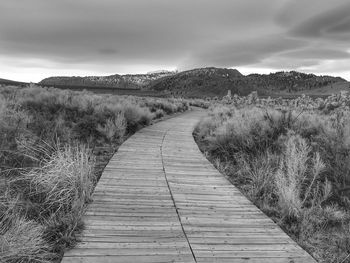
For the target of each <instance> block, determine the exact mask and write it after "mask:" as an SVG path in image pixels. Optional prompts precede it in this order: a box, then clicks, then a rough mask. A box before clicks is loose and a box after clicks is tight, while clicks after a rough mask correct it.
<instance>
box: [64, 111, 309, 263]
mask: <svg viewBox="0 0 350 263" xmlns="http://www.w3.org/2000/svg"><path fill="white" fill-rule="evenodd" d="M204 114H205V113H204V112H203V111H199V110H196V111H191V112H188V113H185V114H182V115H180V116H178V117H174V118H172V119H168V120H166V121H162V122H159V123H157V124H155V125H152V126H149V127H147V128H144V129H142V130H141V131H139V132H138V133H136V134H135V135H133V136H132V137H130V138H129V139H128V140H127V141H126V142H125V143H124V144H123V145H122V146H121V147H120V148H119V150H118V152H117V153H116V154H115V155H114V157H113V158H112V159H111V161H110V162H109V164H108V165H107V167H106V168H105V170H104V172H103V175H102V177H101V179H100V181H99V183H98V185H97V187H96V189H95V192H94V194H93V200H94V201H93V203H92V204H90V205H89V207H88V210H87V213H86V215H85V224H86V228H85V230H84V231H83V233H82V235H81V240H82V242H80V243H79V244H78V245H77V247H76V248H74V249H72V250H70V251H67V252H66V253H65V256H64V258H63V260H62V262H63V263H70V262H88V263H99V262H103V263H107V262H108V263H112V262H113V263H138V262H142V263H151V262H152V263H168V262H184V263H185V262H186V263H187V262H188V263H190V262H220V263H224V262H230V263H234V262H247V263H248V262H249V263H250V262H256V263H257V262H266V263H267V262H268V263H277V262H285V263H287V262H288V263H299V262H305V263H310V262H311V263H312V262H315V261H314V259H313V258H312V257H311V256H310V255H309V254H307V253H306V252H305V251H304V250H303V249H301V248H300V247H299V246H298V245H297V244H296V243H295V242H294V241H292V240H291V239H290V237H289V236H287V235H286V234H285V233H284V232H283V231H282V230H281V229H280V228H279V227H278V226H277V225H276V224H275V223H274V222H273V221H272V220H271V219H269V218H268V217H267V216H266V215H265V214H263V213H262V212H261V211H260V210H259V209H258V208H256V207H255V206H254V205H253V204H252V203H251V202H250V201H248V200H247V199H246V198H245V197H244V196H243V195H242V194H241V193H240V192H239V191H238V190H237V188H235V187H234V186H233V185H232V184H231V183H230V182H229V181H228V180H227V179H226V178H225V177H224V176H223V175H221V174H220V173H219V172H218V171H217V170H216V169H215V168H214V167H213V166H212V165H211V164H210V163H209V162H208V161H207V160H206V159H205V157H204V156H203V155H202V154H201V152H200V151H199V149H198V147H197V145H196V143H195V142H194V140H193V138H192V130H193V128H194V126H195V124H196V123H197V122H198V121H199V119H200V118H201V117H202V116H203V115H204Z"/></svg>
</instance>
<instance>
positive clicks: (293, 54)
mask: <svg viewBox="0 0 350 263" xmlns="http://www.w3.org/2000/svg"><path fill="white" fill-rule="evenodd" d="M280 56H281V57H288V58H294V59H296V58H297V59H333V60H335V59H345V58H350V53H348V52H346V51H343V50H336V49H328V48H304V49H300V50H295V51H288V52H285V53H282V54H281V55H280Z"/></svg>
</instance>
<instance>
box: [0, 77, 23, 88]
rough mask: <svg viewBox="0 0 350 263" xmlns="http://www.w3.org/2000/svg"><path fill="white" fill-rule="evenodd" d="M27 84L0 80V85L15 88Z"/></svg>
mask: <svg viewBox="0 0 350 263" xmlns="http://www.w3.org/2000/svg"><path fill="white" fill-rule="evenodd" d="M26 84H28V83H26V82H20V81H14V80H9V79H1V78H0V85H15V86H19V85H26Z"/></svg>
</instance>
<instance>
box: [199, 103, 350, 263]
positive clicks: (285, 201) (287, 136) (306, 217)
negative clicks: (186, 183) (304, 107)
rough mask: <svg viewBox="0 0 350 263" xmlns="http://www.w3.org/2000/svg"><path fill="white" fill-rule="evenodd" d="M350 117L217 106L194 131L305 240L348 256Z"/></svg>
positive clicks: (318, 251)
mask: <svg viewBox="0 0 350 263" xmlns="http://www.w3.org/2000/svg"><path fill="white" fill-rule="evenodd" d="M349 120H350V112H347V111H344V112H330V113H329V114H328V115H326V114H324V112H319V111H317V110H310V111H300V110H296V109H295V108H293V107H289V108H286V107H284V108H282V109H280V108H277V107H275V108H273V107H270V106H269V107H261V106H260V107H259V108H258V107H255V106H252V105H249V106H244V104H240V105H239V107H238V106H237V105H235V106H232V105H219V104H218V105H216V106H213V107H212V108H211V109H210V112H209V114H208V116H207V117H206V118H204V119H203V120H202V121H201V122H200V123H199V124H198V125H197V126H196V129H195V132H194V136H195V139H196V140H197V143H198V144H199V146H200V148H201V150H202V151H204V152H205V153H206V156H208V158H209V159H210V160H211V161H212V162H213V163H214V164H215V165H216V167H218V168H219V169H220V170H221V171H222V172H224V173H225V174H227V175H228V176H229V178H230V180H231V181H232V182H233V183H234V184H235V185H236V186H238V187H239V188H240V189H241V190H242V192H243V193H244V194H246V196H247V197H248V198H249V199H250V200H252V201H253V202H254V203H255V204H256V205H257V206H259V207H260V209H262V210H263V211H264V212H265V213H266V214H268V215H269V216H271V217H272V218H273V219H274V220H275V221H276V222H278V223H279V224H280V225H281V226H282V227H283V229H284V230H286V231H287V233H288V234H289V235H291V236H292V237H293V238H294V239H295V240H296V241H298V242H299V244H301V245H302V246H303V247H305V248H306V249H307V250H308V251H310V253H312V254H313V255H314V256H315V257H316V258H318V259H320V260H324V262H335V261H334V260H337V259H342V260H344V259H346V258H347V255H348V253H349V249H348V248H349V246H348V245H349V239H348V238H347V237H346V235H347V234H348V233H349V225H350V212H349V209H348V207H349V205H350V195H349V194H348V193H349V192H350V191H349V192H348V190H349V189H350V165H349V163H350V147H349V143H348V142H349V140H350V133H349V130H350V124H349V123H350V122H349ZM335 236H336V237H335ZM344 262H345V261H344Z"/></svg>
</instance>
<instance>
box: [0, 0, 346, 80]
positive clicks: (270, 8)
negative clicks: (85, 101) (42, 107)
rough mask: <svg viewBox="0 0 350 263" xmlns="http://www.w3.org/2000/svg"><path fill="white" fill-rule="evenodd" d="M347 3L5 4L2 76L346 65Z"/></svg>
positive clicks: (65, 0)
mask: <svg viewBox="0 0 350 263" xmlns="http://www.w3.org/2000/svg"><path fill="white" fill-rule="evenodd" d="M347 1H348V0H332V1H326V0H308V1H299V0H235V1H232V0H217V1H212V0H176V1H164V0H147V1H144V0H98V1H97V0H74V1H72V0H51V1H48V0H11V1H2V3H1V7H0V70H2V72H18V71H20V70H22V71H27V72H33V71H34V68H35V69H37V71H38V72H49V69H50V70H52V72H54V74H55V75H57V74H59V72H60V70H61V71H62V70H63V69H64V71H62V74H63V73H64V74H69V72H71V73H72V75H74V74H81V72H89V74H90V73H91V72H92V73H93V72H96V74H97V73H98V74H101V73H102V74H103V73H105V74H107V73H121V72H140V71H144V72H146V71H149V70H155V69H157V68H158V69H159V68H169V69H170V68H176V67H178V68H190V67H202V66H218V67H236V66H252V67H253V66H255V67H257V66H258V67H272V65H273V67H277V68H278V64H279V63H280V67H279V68H280V69H285V70H287V69H291V68H292V67H294V66H295V67H296V68H295V69H297V67H301V65H303V63H305V64H304V65H310V64H313V65H323V63H322V61H323V60H334V59H335V60H339V61H340V60H342V59H343V60H346V59H348V58H349V56H348V45H347V43H348V42H347V40H349V31H350V30H349V28H350V17H349V15H348V14H349V13H350V4H348V3H347ZM286 58H291V59H292V62H291V63H287V60H286ZM4 61H6V63H5V62H4ZM341 64H342V65H345V63H341ZM286 65H289V66H290V67H289V68H283V67H286ZM40 68H42V70H40ZM44 69H45V70H44ZM67 69H68V70H70V71H69V72H67ZM49 74H50V73H49ZM0 77H5V76H0ZM40 77H44V76H42V75H40ZM35 78H39V75H38V76H37V77H35ZM35 80H38V79H35Z"/></svg>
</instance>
